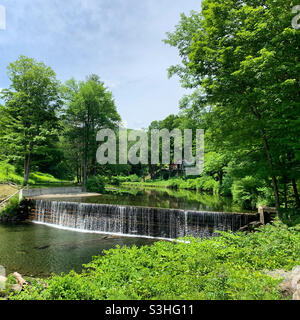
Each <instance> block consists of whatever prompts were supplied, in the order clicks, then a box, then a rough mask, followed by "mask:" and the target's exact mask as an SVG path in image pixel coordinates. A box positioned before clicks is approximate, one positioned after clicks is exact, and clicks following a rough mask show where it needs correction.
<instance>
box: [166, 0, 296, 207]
mask: <svg viewBox="0 0 300 320" xmlns="http://www.w3.org/2000/svg"><path fill="white" fill-rule="evenodd" d="M296 4H298V3H297V1H286V0H276V1H274V0H249V1H246V2H245V1H240V0H204V1H203V2H202V11H201V13H196V12H192V14H191V16H190V17H187V16H185V15H182V18H181V22H180V24H179V25H178V26H177V27H176V30H175V31H174V32H173V33H169V34H168V39H167V40H165V41H166V43H168V44H170V45H171V46H174V47H176V48H178V50H179V53H180V56H181V58H182V64H181V65H178V66H173V67H171V68H170V69H169V73H170V76H172V75H174V74H177V75H179V77H180V78H181V82H182V84H183V86H185V87H189V88H197V89H198V90H199V88H200V87H201V88H202V92H203V94H201V95H198V103H197V108H198V110H201V109H202V110H207V108H208V107H210V108H211V112H210V113H209V115H210V118H209V119H210V128H211V132H212V135H213V136H214V137H215V140H216V141H218V143H219V144H220V145H223V147H224V146H225V145H226V148H228V149H230V150H232V152H237V153H240V154H242V155H245V154H247V155H249V159H252V160H253V161H257V166H253V164H252V170H253V172H256V171H257V170H260V168H263V169H264V170H260V174H261V177H262V178H264V179H266V180H270V182H271V184H272V187H273V190H274V199H275V204H276V207H277V208H279V207H280V204H281V202H282V200H281V199H280V190H279V183H280V181H281V180H282V179H284V180H286V181H287V180H288V181H289V182H290V183H291V184H292V185H293V189H294V197H295V200H296V203H297V204H298V205H299V204H300V201H299V194H298V190H297V184H296V181H297V179H299V177H300V176H299V152H300V142H299V136H300V126H299V121H300V119H299V116H300V95H299V92H300V83H299V80H300V78H299V74H300V73H299V71H300V62H299V59H300V30H295V29H293V28H292V26H291V21H292V18H293V14H292V7H293V6H294V5H296ZM193 107H195V104H194V105H193ZM249 168H250V167H249Z"/></svg>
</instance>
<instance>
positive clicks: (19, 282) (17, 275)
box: [14, 272, 27, 287]
mask: <svg viewBox="0 0 300 320" xmlns="http://www.w3.org/2000/svg"><path fill="white" fill-rule="evenodd" d="M14 277H15V278H16V279H17V281H18V284H19V285H20V286H21V287H23V286H24V285H25V284H27V282H26V281H25V280H24V279H23V278H22V276H21V275H20V274H19V273H18V272H15V273H14Z"/></svg>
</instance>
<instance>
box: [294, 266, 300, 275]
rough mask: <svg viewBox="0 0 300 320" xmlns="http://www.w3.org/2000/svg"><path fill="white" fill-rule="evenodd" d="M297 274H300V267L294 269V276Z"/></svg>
mask: <svg viewBox="0 0 300 320" xmlns="http://www.w3.org/2000/svg"><path fill="white" fill-rule="evenodd" d="M297 273H300V266H296V267H294V268H293V269H292V274H293V275H294V274H297Z"/></svg>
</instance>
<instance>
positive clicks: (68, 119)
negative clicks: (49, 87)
mask: <svg viewBox="0 0 300 320" xmlns="http://www.w3.org/2000/svg"><path fill="white" fill-rule="evenodd" d="M63 92H64V98H65V101H66V105H67V107H66V109H65V116H64V119H65V124H66V130H65V133H66V135H67V136H68V138H69V139H68V140H69V142H70V144H71V146H72V147H71V148H74V149H77V152H76V154H77V159H78V161H77V163H76V166H77V169H78V174H77V175H78V176H79V171H81V172H80V176H81V177H82V182H83V184H84V185H85V184H86V181H87V177H88V175H89V174H95V173H96V151H97V142H96V135H97V132H98V131H99V130H100V129H103V128H110V129H115V128H117V127H118V125H119V122H120V120H121V118H120V116H119V114H118V112H117V109H116V106H115V103H114V100H113V97H112V93H111V92H110V91H108V90H107V88H105V86H104V83H103V82H101V81H100V80H99V77H98V76H97V75H91V76H89V77H87V80H86V81H80V82H76V81H75V80H74V79H71V80H69V81H67V83H66V84H65V86H64V87H63ZM76 154H75V158H76ZM73 156H74V153H73ZM80 168H82V170H80Z"/></svg>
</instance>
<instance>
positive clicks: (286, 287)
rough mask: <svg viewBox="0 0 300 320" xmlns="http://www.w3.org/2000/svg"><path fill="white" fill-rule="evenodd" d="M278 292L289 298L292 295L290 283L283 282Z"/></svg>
mask: <svg viewBox="0 0 300 320" xmlns="http://www.w3.org/2000/svg"><path fill="white" fill-rule="evenodd" d="M278 290H279V291H280V292H281V293H282V294H284V295H285V296H291V295H293V293H294V290H293V288H292V282H291V281H290V280H286V281H283V282H282V283H281V284H280V285H279V286H278Z"/></svg>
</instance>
